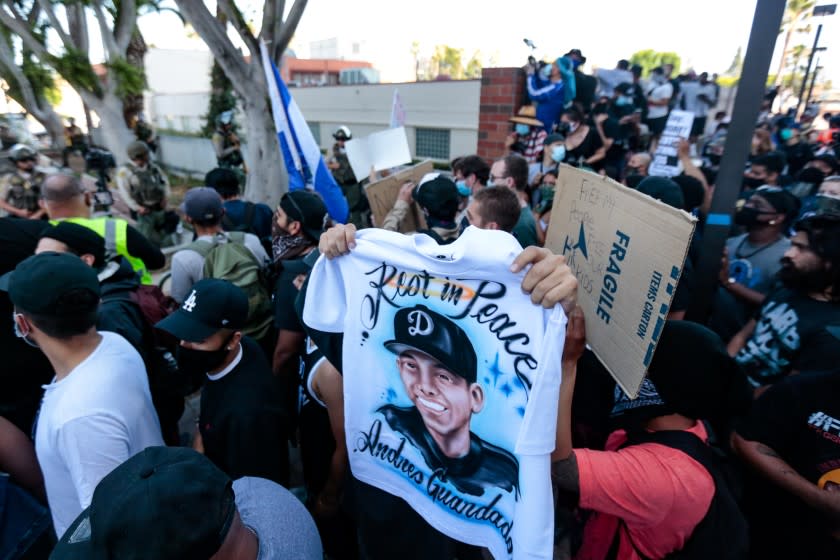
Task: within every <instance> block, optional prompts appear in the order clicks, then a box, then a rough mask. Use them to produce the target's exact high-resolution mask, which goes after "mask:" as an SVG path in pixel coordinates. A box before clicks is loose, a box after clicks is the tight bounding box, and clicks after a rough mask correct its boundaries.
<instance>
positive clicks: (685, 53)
mask: <svg viewBox="0 0 840 560" xmlns="http://www.w3.org/2000/svg"><path fill="white" fill-rule="evenodd" d="M291 4H292V0H287V5H291ZM238 5H240V6H241V7H243V10H244V11H245V14H246V17H249V18H253V19H256V20H259V10H260V6H261V2H259V1H258V0H239V2H238ZM754 10H755V0H703V1H697V0H633V1H629V2H628V1H624V0H587V1H585V2H580V1H574V2H573V1H570V0H554V1H552V2H548V1H544V0H542V1H538V2H514V1H511V0H485V1H476V0H425V1H423V2H412V3H408V2H401V1H399V0H397V1H394V0H354V1H352V2H351V1H340V0H309V2H308V4H307V7H306V11H305V13H304V15H303V17H302V19H301V22H300V25H299V26H298V29H297V32H296V34H295V37H294V40H293V43H292V47H293V48H294V49H295V50H296V52H297V53H298V55H299V56H304V57H305V56H308V53H309V48H308V47H309V42H310V41H316V40H321V39H328V38H332V37H338V38H340V40H342V41H347V42H348V43H349V42H359V43H361V44H362V47H363V48H362V53H363V54H364V55H365V56H364V57H363V58H364V59H366V60H368V61H370V62H372V63H373V64H374V66H375V67H377V68H378V69H379V70H380V72H381V75H382V79H383V81H395V82H398V81H410V80H412V79H413V76H414V66H413V58H412V55H411V45H412V42H414V41H417V42H418V43H419V45H420V55H421V57H423V56H430V55H431V53H432V51H433V50H434V47H435V45H438V44H446V45H449V46H451V47H455V48H461V49H464V55H465V59H467V58H469V57H470V56H472V54H473V53H474V52H476V51H478V52H479V53H480V56H481V58H482V60H483V63H484V65H485V66H489V65H491V64H492V65H495V66H521V65H522V64H524V63H525V61H526V59H527V56H528V54H530V49H528V47H526V45H525V44H524V42H523V38H526V37H527V38H529V39H531V40H532V41H533V42H534V43H535V44H536V46H537V49H536V51H535V53H534V54H535V56H536V57H537V58H545V59H548V60H550V59H554V58H556V57H558V56H560V55H562V54H564V53H565V52H567V51H568V50H569V49H571V48H579V49H581V50H582V51H583V53H584V55H585V56H586V57H587V59H588V64H587V66H588V69H589V70H590V71H591V69H592V68H593V67H595V66H597V67H604V68H613V67H614V66H615V63H616V61H617V60H618V59H620V58H629V57H630V55H631V54H632V53H633V52H636V51H638V50H642V49H654V50H658V51H675V52H677V53H678V54H680V55H681V57H682V61H683V69H687V68H693V69H695V70H696V71H697V72H698V73H699V72H701V71H708V72H709V73H714V72H718V73H721V72H723V71H725V70H726V69H727V68H728V67H729V65H730V63H731V62H732V59H733V57H734V55H735V52H736V51H737V49H738V47H742V48H744V49H745V48H746V44H747V40H748V38H749V31H750V27H751V24H752V16H753V12H754ZM820 20H821V21H822V22H824V23H825V28H824V29H823V33H822V36H821V40H820V44H821V46H826V47H828V50H827V51H825V52H823V53H821V56H822V61H821V65H822V66H824V70H823V72H824V75H825V76H826V77H828V78H829V79H832V80H833V82H834V84H835V87H836V86H837V85H840V32H838V30H840V13H838V14H837V15H835V16H830V17H825V18H820ZM814 27H815V26H814ZM141 28H142V30H143V33H144V36H145V37H146V40H147V42H148V43H149V44H151V45H154V46H156V47H159V48H206V47H205V46H204V45H203V44H202V43H201V42H200V41H196V40H194V39H192V40H191V39H188V38H187V37H186V36H185V31H184V28H183V26H182V24H181V23H180V21H179V20H178V19H177V18H176V17H174V16H172V15H171V14H170V15H165V14H164V15H160V16H159V15H150V16H146V17H144V18H143V19H142V20H141ZM812 42H813V32H812V33H811V34H810V35H803V36H801V38H798V40H794V42H793V43H792V44H799V43H803V44H807V45H810V44H811V43H812ZM780 50H781V40H780V41H778V43H777V48H776V55H775V56H774V61H773V63H772V64H771V73H773V72H775V69H776V65H777V64H778V56H779V51H780Z"/></svg>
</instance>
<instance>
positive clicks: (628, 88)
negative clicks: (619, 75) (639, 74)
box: [615, 82, 633, 95]
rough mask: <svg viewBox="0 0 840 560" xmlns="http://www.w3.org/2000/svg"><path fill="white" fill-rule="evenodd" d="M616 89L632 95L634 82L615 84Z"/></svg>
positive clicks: (621, 92) (623, 93) (622, 93)
mask: <svg viewBox="0 0 840 560" xmlns="http://www.w3.org/2000/svg"><path fill="white" fill-rule="evenodd" d="M615 91H617V92H618V93H620V94H621V95H632V94H633V84H631V83H628V82H622V83H620V84H618V85H617V86H615Z"/></svg>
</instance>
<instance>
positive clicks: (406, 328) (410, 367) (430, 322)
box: [377, 305, 519, 496]
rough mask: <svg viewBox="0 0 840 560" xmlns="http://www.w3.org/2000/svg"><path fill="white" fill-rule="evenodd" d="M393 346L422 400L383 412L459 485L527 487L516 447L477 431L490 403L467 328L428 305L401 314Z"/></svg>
mask: <svg viewBox="0 0 840 560" xmlns="http://www.w3.org/2000/svg"><path fill="white" fill-rule="evenodd" d="M385 348H387V349H388V350H389V351H391V352H393V353H394V354H396V355H397V368H398V369H399V372H400V378H401V379H402V382H403V385H404V386H405V390H406V393H407V394H408V397H409V399H411V402H412V403H414V406H411V407H400V406H396V405H392V404H386V405H384V406H382V407H380V408H379V409H378V410H377V412H379V413H381V414H382V415H383V416H384V417H385V420H386V422H388V425H389V426H390V427H391V428H392V429H394V430H396V431H397V432H400V433H401V434H402V435H404V436H405V437H406V439H407V440H408V441H409V442H410V443H411V444H412V445H414V446H415V447H416V448H417V450H418V451H420V453H421V454H422V455H423V458H424V459H425V460H426V464H427V465H428V467H429V468H430V469H431V470H433V471H438V470H440V471H442V473H443V478H444V479H446V480H448V481H449V482H451V483H452V485H453V486H455V487H456V488H457V489H458V490H459V491H461V492H465V493H467V494H472V495H474V496H481V495H483V494H484V493H485V489H486V488H503V489H505V490H507V491H509V492H516V493H517V494H518V493H519V463H518V462H517V460H516V457H514V456H513V455H512V454H511V453H510V452H508V451H507V450H505V449H502V448H500V447H497V446H495V445H493V444H491V443H489V442H486V441H484V440H483V439H481V438H480V437H478V436H477V435H475V434H474V433H472V432H471V431H470V419H471V417H472V415H473V414H478V413H479V412H481V410H482V409H483V408H484V398H485V397H484V390H483V389H482V388H481V385H479V384H478V383H477V378H478V371H477V369H478V361H477V359H476V354H475V350H474V349H473V346H472V342H471V341H470V339H469V337H468V336H467V333H465V332H464V331H463V330H462V329H461V328H460V327H459V326H458V325H456V324H455V323H454V322H453V321H452V320H450V319H448V318H446V317H444V316H443V315H441V314H439V313H436V312H434V311H432V310H431V309H428V308H427V307H425V306H423V305H415V306H414V307H406V308H403V309H400V310H399V311H397V313H396V315H394V338H393V339H392V340H389V341H387V342H385Z"/></svg>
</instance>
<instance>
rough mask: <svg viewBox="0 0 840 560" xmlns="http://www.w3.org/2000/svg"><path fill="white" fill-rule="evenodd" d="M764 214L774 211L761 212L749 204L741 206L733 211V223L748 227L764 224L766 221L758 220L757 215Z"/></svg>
mask: <svg viewBox="0 0 840 560" xmlns="http://www.w3.org/2000/svg"><path fill="white" fill-rule="evenodd" d="M764 214H775V212H762V211H761V210H756V209H755V208H751V207H749V206H742V207H741V209H740V210H738V211H737V212H735V223H736V224H738V225H739V226H745V227H748V228H749V227H752V226H754V225H758V224H760V225H766V222H760V221H759V220H758V217H759V216H762V215H764Z"/></svg>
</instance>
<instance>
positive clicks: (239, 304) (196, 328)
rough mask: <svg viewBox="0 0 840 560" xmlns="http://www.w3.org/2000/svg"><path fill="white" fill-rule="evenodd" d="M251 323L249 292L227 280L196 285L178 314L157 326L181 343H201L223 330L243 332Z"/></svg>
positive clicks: (212, 279) (203, 281) (213, 279)
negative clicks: (247, 324)
mask: <svg viewBox="0 0 840 560" xmlns="http://www.w3.org/2000/svg"><path fill="white" fill-rule="evenodd" d="M247 321H248V296H247V295H245V292H243V291H242V289H241V288H239V287H238V286H236V285H235V284H232V283H230V282H228V281H227V280H220V279H217V278H205V279H204V280H199V281H198V282H196V283H195V284H194V285H193V287H192V291H190V293H189V295H188V296H187V297H186V299H184V302H183V303H182V304H181V307H180V308H179V309H178V310H177V311H175V313H173V314H172V315H170V316H169V317H167V318H165V319H163V320H162V321H160V322H159V323H158V324H157V325H155V326H156V327H157V328H159V329H161V330H164V331H166V332H168V333H170V334H172V335H173V336H175V337H176V338H178V339H179V340H186V341H187V342H201V341H203V340H207V339H208V338H210V337H211V336H213V335H214V334H216V333H217V332H219V331H220V330H221V329H231V330H239V329H242V328H243V327H245V324H246V323H247Z"/></svg>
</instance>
